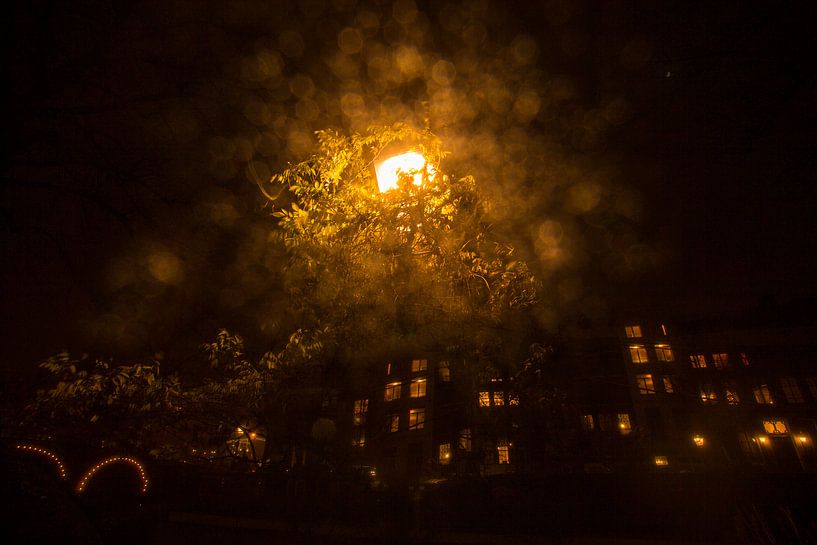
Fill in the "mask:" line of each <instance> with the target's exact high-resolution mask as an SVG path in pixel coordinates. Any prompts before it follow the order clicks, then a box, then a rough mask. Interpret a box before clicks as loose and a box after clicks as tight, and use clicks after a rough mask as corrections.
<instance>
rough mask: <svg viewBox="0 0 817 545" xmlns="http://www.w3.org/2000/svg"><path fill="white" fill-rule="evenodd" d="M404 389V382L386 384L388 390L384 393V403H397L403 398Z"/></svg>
mask: <svg viewBox="0 0 817 545" xmlns="http://www.w3.org/2000/svg"><path fill="white" fill-rule="evenodd" d="M402 389H403V383H402V382H389V383H388V384H386V389H385V391H384V393H383V401H387V402H388V401H397V400H398V399H400V397H401V396H402ZM390 392H391V394H390Z"/></svg>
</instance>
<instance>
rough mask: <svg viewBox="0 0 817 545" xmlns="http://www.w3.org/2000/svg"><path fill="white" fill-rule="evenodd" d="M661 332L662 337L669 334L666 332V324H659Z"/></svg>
mask: <svg viewBox="0 0 817 545" xmlns="http://www.w3.org/2000/svg"><path fill="white" fill-rule="evenodd" d="M661 334H662V335H663V336H664V337H666V336H667V335H669V333H667V326H666V324H661Z"/></svg>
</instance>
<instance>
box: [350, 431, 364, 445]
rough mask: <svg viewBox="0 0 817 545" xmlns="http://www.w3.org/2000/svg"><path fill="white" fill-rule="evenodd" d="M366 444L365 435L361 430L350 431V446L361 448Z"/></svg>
mask: <svg viewBox="0 0 817 545" xmlns="http://www.w3.org/2000/svg"><path fill="white" fill-rule="evenodd" d="M365 444H366V434H365V432H364V431H363V428H355V429H354V430H353V431H352V445H353V446H356V447H362V446H364V445H365Z"/></svg>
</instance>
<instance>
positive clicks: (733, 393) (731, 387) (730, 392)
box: [723, 381, 740, 405]
mask: <svg viewBox="0 0 817 545" xmlns="http://www.w3.org/2000/svg"><path fill="white" fill-rule="evenodd" d="M723 389H724V394H725V395H726V402H727V403H729V404H730V405H737V404H739V403H740V395H739V394H738V387H737V385H736V384H735V382H734V381H729V382H727V383H726V384H725V385H724V387H723Z"/></svg>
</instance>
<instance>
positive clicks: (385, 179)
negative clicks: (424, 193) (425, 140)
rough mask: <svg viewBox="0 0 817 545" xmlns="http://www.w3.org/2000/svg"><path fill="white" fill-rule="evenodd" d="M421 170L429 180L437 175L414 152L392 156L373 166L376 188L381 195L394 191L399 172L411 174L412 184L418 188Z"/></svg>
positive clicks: (420, 182) (423, 159)
mask: <svg viewBox="0 0 817 545" xmlns="http://www.w3.org/2000/svg"><path fill="white" fill-rule="evenodd" d="M423 169H425V170H426V173H427V174H428V177H429V178H433V177H434V176H435V175H436V173H437V172H436V170H435V169H434V167H432V166H431V165H427V164H426V159H425V157H423V156H422V155H421V154H420V153H418V152H416V151H408V152H406V153H401V154H400V155H394V156H392V157H389V158H388V159H386V160H385V161H383V162H381V163H379V164H377V165H375V176H376V177H377V187H378V189H380V192H381V193H385V192H386V191H390V190H392V189H395V188H396V187H397V180H398V179H399V173H400V172H403V173H405V174H410V173H412V172H413V174H412V182H413V183H414V185H417V186H419V185H420V184H422V183H423V173H422V171H423Z"/></svg>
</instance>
